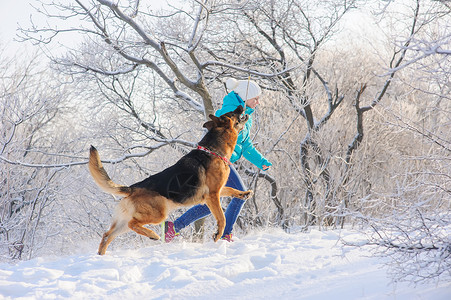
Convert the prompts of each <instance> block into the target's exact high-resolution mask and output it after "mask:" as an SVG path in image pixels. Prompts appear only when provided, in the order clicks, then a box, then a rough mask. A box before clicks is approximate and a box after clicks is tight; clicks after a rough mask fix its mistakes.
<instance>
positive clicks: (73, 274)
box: [0, 229, 451, 300]
mask: <svg viewBox="0 0 451 300" xmlns="http://www.w3.org/2000/svg"><path fill="white" fill-rule="evenodd" d="M340 238H344V239H346V240H353V241H357V242H358V241H359V240H362V238H363V237H362V236H361V235H360V234H358V233H356V232H353V231H352V230H341V231H317V230H311V231H310V232H308V233H301V232H298V233H291V234H288V233H285V232H284V231H282V230H276V229H266V230H264V231H260V232H254V233H253V234H249V235H247V236H243V237H241V238H235V237H234V239H235V242H233V243H228V242H226V241H219V242H218V243H214V242H213V241H206V242H204V243H191V242H187V241H185V240H183V239H180V238H179V239H178V240H176V241H175V242H173V243H169V244H163V243H161V242H154V241H150V240H149V242H148V243H149V244H148V245H149V246H148V247H145V248H138V249H128V250H121V249H116V248H115V247H110V248H109V249H108V251H107V253H106V255H105V256H99V255H96V254H95V252H96V250H97V249H96V248H95V246H94V245H92V249H90V250H89V253H86V252H85V253H84V254H79V255H71V256H64V257H41V258H36V259H33V260H30V261H22V262H19V263H17V264H15V265H9V264H1V265H0V299H141V298H142V299H144V298H145V299H215V300H219V299H334V300H340V299H346V300H349V299H377V300H380V299H397V300H400V299H406V300H412V299H434V300H440V299H447V300H448V299H451V283H449V282H438V283H428V284H423V285H418V286H412V285H409V284H407V283H398V284H396V285H393V284H391V279H390V278H389V277H388V276H387V274H386V269H385V261H384V259H381V258H375V257H371V252H370V248H368V247H369V246H365V247H360V248H350V247H346V248H343V247H342V245H341V244H340V242H339V239H340ZM113 243H114V242H113Z"/></svg>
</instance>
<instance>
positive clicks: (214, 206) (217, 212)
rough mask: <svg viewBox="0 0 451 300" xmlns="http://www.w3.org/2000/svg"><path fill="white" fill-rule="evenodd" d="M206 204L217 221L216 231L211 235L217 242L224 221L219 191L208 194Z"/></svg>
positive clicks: (223, 226)
mask: <svg viewBox="0 0 451 300" xmlns="http://www.w3.org/2000/svg"><path fill="white" fill-rule="evenodd" d="M207 206H208V208H209V209H210V211H211V213H212V215H213V216H214V217H215V219H216V222H217V223H218V232H217V233H216V234H215V235H214V236H213V239H214V241H215V242H217V241H218V240H219V239H220V238H221V237H222V234H223V233H224V228H225V222H226V220H225V216H224V211H223V210H222V207H221V202H220V201H219V193H213V194H210V197H209V199H208V200H207Z"/></svg>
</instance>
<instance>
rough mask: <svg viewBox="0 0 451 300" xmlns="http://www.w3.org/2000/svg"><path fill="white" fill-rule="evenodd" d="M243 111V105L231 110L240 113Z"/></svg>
mask: <svg viewBox="0 0 451 300" xmlns="http://www.w3.org/2000/svg"><path fill="white" fill-rule="evenodd" d="M243 111H244V108H243V106H241V105H240V106H238V107H237V108H236V109H235V110H234V111H233V113H234V114H238V115H241V114H242V113H243Z"/></svg>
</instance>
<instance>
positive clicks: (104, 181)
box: [89, 106, 253, 255]
mask: <svg viewBox="0 0 451 300" xmlns="http://www.w3.org/2000/svg"><path fill="white" fill-rule="evenodd" d="M242 113H243V107H242V106H239V107H238V108H237V109H236V110H235V111H232V112H229V113H226V114H224V115H222V116H220V117H216V116H214V115H210V116H209V117H210V119H211V121H208V122H206V123H205V124H204V125H203V127H205V128H207V129H208V132H207V133H206V135H205V136H204V137H203V138H202V140H201V141H200V142H199V143H198V145H199V147H198V148H197V149H194V150H192V151H191V152H189V153H188V154H186V155H185V156H183V157H182V158H181V159H180V160H179V161H177V162H176V163H175V164H174V165H173V166H171V167H169V168H167V169H165V170H163V171H161V172H160V173H157V174H155V175H151V176H150V177H148V178H147V179H144V180H143V181H141V182H137V183H135V184H133V185H131V186H123V185H119V184H116V183H114V182H113V181H112V180H111V179H110V177H109V176H108V174H107V172H106V171H105V169H104V168H103V166H102V162H101V161H100V157H99V153H98V152H97V150H96V148H94V147H93V146H91V149H90V155H89V170H90V172H91V175H92V177H93V178H94V181H95V182H96V184H97V185H98V186H99V187H100V188H101V189H102V190H103V191H105V192H107V193H110V194H115V195H121V196H124V198H122V199H121V201H120V202H119V204H118V206H117V207H116V212H115V215H114V217H113V221H112V224H111V227H110V229H109V230H108V231H107V232H106V233H105V234H104V235H103V238H102V241H101V242H100V245H99V251H98V254H99V255H104V254H105V252H106V249H107V247H108V245H109V244H110V243H111V242H112V241H113V239H114V238H115V237H117V236H118V235H119V234H122V233H125V232H127V231H130V230H133V231H135V232H136V233H138V234H141V235H144V236H147V237H149V238H151V239H155V240H158V239H160V237H159V236H158V234H156V233H155V232H154V231H153V230H151V229H149V228H146V227H144V226H143V225H146V224H159V223H161V222H163V221H164V220H165V219H166V218H167V216H168V214H169V213H170V212H171V211H172V210H174V209H175V208H177V207H180V206H192V205H194V204H206V205H207V206H208V208H209V209H210V211H211V213H212V214H213V216H214V217H215V218H216V221H217V226H218V231H217V233H216V234H215V235H214V236H213V239H214V241H215V242H216V241H218V239H219V238H220V237H221V236H222V234H223V232H224V227H225V216H224V212H223V211H222V208H221V204H220V201H219V197H228V196H229V197H236V198H241V199H244V200H246V199H249V198H250V197H251V196H252V194H253V192H252V191H251V190H248V191H244V192H242V191H238V190H236V189H233V188H230V187H225V186H224V185H225V184H226V182H227V178H228V177H229V173H230V168H229V166H228V164H227V162H228V159H230V157H231V155H232V153H233V150H234V148H235V145H236V141H237V137H238V133H239V132H240V131H241V129H242V128H243V126H244V124H245V123H246V121H247V120H248V119H249V116H248V115H245V116H244V117H241V114H242Z"/></svg>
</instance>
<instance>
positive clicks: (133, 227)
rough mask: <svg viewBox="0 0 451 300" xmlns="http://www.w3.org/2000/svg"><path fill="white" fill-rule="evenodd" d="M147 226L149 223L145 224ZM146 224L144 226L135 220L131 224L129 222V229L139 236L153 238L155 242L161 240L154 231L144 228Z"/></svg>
mask: <svg viewBox="0 0 451 300" xmlns="http://www.w3.org/2000/svg"><path fill="white" fill-rule="evenodd" d="M156 223H158V222H156ZM145 224H148V223H145ZM145 224H143V223H142V222H140V221H138V220H137V219H135V218H133V219H132V220H131V221H130V222H128V227H129V228H130V229H131V230H133V231H134V232H136V233H138V234H141V235H144V236H147V237H148V238H151V239H153V240H159V239H160V236H159V235H158V234H156V233H155V231H153V230H151V229H149V228H146V227H143V225H145Z"/></svg>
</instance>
